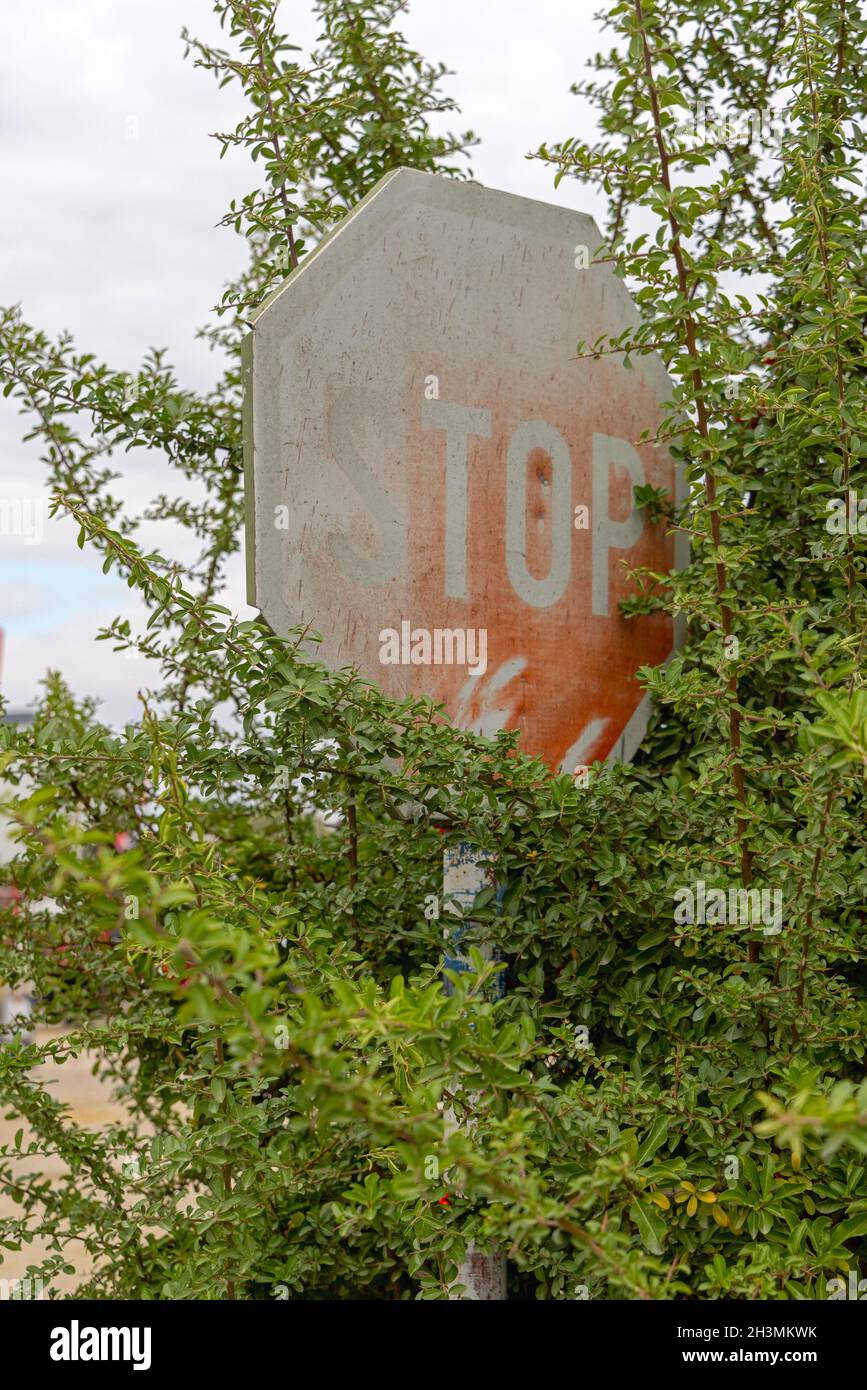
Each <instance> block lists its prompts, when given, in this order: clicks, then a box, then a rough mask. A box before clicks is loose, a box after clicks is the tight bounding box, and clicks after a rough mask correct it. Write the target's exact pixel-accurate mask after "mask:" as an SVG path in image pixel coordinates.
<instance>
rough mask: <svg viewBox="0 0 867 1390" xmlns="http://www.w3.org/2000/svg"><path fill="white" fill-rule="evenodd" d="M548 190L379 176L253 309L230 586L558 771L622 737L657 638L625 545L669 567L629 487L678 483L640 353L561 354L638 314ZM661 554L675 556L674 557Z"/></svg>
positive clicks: (653, 380) (663, 382)
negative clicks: (241, 567)
mask: <svg viewBox="0 0 867 1390" xmlns="http://www.w3.org/2000/svg"><path fill="white" fill-rule="evenodd" d="M600 242H601V238H600V235H599V232H598V231H597V228H596V226H595V223H594V222H593V221H592V219H590V218H589V217H585V216H583V215H582V214H580V213H575V212H571V211H568V210H567V209H565V208H560V207H555V206H551V205H549V204H546V203H540V202H535V201H532V200H530V199H527V198H517V197H514V196H513V195H511V194H508V193H500V192H496V191H494V190H492V189H487V188H482V187H480V186H479V185H477V184H471V183H462V182H459V181H457V180H451V179H446V178H442V177H440V176H437V175H433V174H423V173H419V172H417V171H415V170H410V169H400V170H397V171H396V172H394V173H391V174H388V175H386V177H385V178H383V179H382V180H380V182H379V183H378V184H377V185H376V187H375V188H374V189H373V190H372V191H371V192H370V193H369V194H368V195H367V197H366V198H364V199H363V200H362V201H361V202H360V203H359V204H358V205H357V207H356V208H355V209H354V210H353V211H352V212H351V213H350V214H348V215H347V216H346V217H345V218H344V219H343V221H342V222H341V223H340V224H339V226H338V227H337V228H336V229H335V230H334V231H333V232H332V233H331V234H330V235H329V236H328V237H326V238H325V240H324V241H322V242H321V243H320V245H319V246H318V247H317V248H316V250H315V251H313V252H312V253H311V254H310V255H309V256H308V257H307V258H306V260H305V261H304V262H303V263H302V264H301V266H300V267H299V268H298V269H297V270H296V271H294V273H293V274H292V275H291V276H290V277H289V279H288V280H286V281H285V282H284V284H283V285H282V286H281V288H280V289H279V290H277V292H276V293H275V294H274V295H272V296H271V298H270V299H268V300H267V301H266V302H265V304H264V305H263V306H262V307H261V309H260V310H259V311H258V313H257V314H256V316H255V321H254V326H253V331H252V333H251V334H250V335H249V337H248V338H247V341H246V346H245V378H246V392H245V397H246V431H245V437H246V450H245V456H246V477H247V568H248V597H249V600H250V602H251V603H252V604H254V605H255V606H256V607H258V608H260V609H261V611H262V613H263V614H264V616H265V618H266V619H267V620H268V622H269V623H270V625H271V626H272V628H273V629H274V630H275V631H276V632H277V633H285V632H288V630H289V629H290V628H293V627H298V626H299V625H308V624H309V625H310V627H311V628H312V629H313V630H314V631H316V632H319V633H321V634H322V637H323V643H322V645H321V647H319V648H318V649H317V655H318V656H319V658H320V659H321V660H323V661H324V662H325V663H326V664H327V665H329V666H331V667H333V668H340V667H343V666H356V667H358V669H359V671H360V673H361V674H362V676H364V677H365V678H367V679H369V680H372V681H374V682H376V684H377V685H379V686H380V687H381V688H382V689H383V690H384V691H385V692H386V693H388V694H390V695H394V696H397V697H403V696H405V695H407V694H410V693H416V694H425V695H428V696H430V697H431V699H433V700H435V701H437V702H441V703H442V704H443V705H444V706H445V708H446V710H447V712H448V713H449V715H450V716H451V718H452V719H453V721H454V722H455V723H456V724H458V725H459V726H461V727H462V728H466V729H473V730H474V731H476V732H479V733H483V734H488V735H490V734H493V733H495V732H496V731H497V730H499V729H519V730H520V733H521V746H522V747H523V748H524V750H525V751H526V752H529V753H534V754H538V755H540V756H541V757H543V758H544V759H545V760H546V761H547V762H548V763H549V765H550V766H551V767H552V768H553V769H556V770H562V771H566V772H573V771H574V769H575V767H576V765H584V764H587V763H590V762H591V761H594V760H598V759H603V758H606V757H620V758H628V757H630V756H631V754H632V753H633V751H634V750H635V748H636V747H637V745H638V743H639V741H640V739H641V736H642V734H643V731H644V727H645V724H646V720H647V703H646V700H643V699H642V692H641V689H640V687H639V685H638V682H637V680H636V675H635V673H636V671H637V669H638V667H639V666H641V665H643V664H657V663H659V662H662V661H664V660H665V659H666V658H667V657H668V656H669V655H670V653H671V651H672V648H673V645H674V639H673V631H672V624H671V622H670V621H669V620H668V619H667V618H666V617H664V616H662V615H653V616H649V617H641V618H638V619H629V620H626V619H624V618H622V617H621V616H620V614H619V612H618V602H619V600H620V599H622V598H623V597H624V596H625V595H626V594H628V593H629V592H630V591H631V586H630V584H629V582H628V579H627V575H626V572H625V568H624V562H626V565H628V566H631V567H636V566H639V565H649V566H652V567H653V568H654V569H657V570H663V571H664V570H668V569H671V568H672V567H673V566H674V565H675V562H676V557H675V553H674V550H675V547H674V541H673V540H672V539H671V538H670V537H667V536H666V534H665V527H664V525H656V526H654V525H651V524H650V522H649V521H648V520H647V519H646V517H645V515H644V513H643V512H639V511H637V510H636V509H635V506H634V502H633V488H634V487H635V486H636V485H638V484H644V483H649V484H652V485H653V486H655V487H658V488H664V489H665V490H666V491H667V492H674V493H675V494H676V495H678V496H679V495H680V491H681V489H680V485H679V481H678V477H677V475H676V470H675V466H674V464H673V462H672V459H671V458H670V456H669V454H668V453H667V451H666V450H665V449H664V448H662V447H656V446H654V445H653V444H647V445H644V446H641V447H639V446H638V445H637V443H636V441H637V440H638V438H639V436H640V435H641V433H642V431H644V430H648V429H649V430H655V429H656V427H657V425H658V423H659V420H660V415H661V412H660V402H661V401H663V400H665V399H667V398H668V396H669V395H670V391H671V386H670V383H669V381H668V378H667V376H666V373H665V371H664V368H663V366H662V363H661V361H660V360H659V358H658V357H656V356H652V357H650V356H647V357H639V358H636V359H634V366H633V368H632V370H626V369H625V368H624V366H623V360H622V357H621V356H613V357H606V358H603V359H602V360H600V361H595V362H592V361H582V360H577V359H576V344H577V343H578V341H579V340H582V339H583V340H586V341H588V342H591V343H592V342H594V341H595V340H596V339H598V338H599V337H600V336H601V335H602V334H615V333H618V332H621V331H622V330H624V329H627V328H629V327H630V326H632V325H634V324H636V323H637V322H638V315H637V311H636V309H635V307H634V305H633V303H632V301H631V299H630V297H629V294H628V292H627V290H626V289H625V287H624V285H623V284H622V282H621V281H620V280H619V279H617V278H616V277H615V276H614V274H613V273H612V271H611V270H610V268H609V267H607V266H592V267H588V261H589V260H592V257H593V255H594V253H595V252H596V250H597V248H598V246H599V245H600ZM677 559H678V561H680V559H681V557H677Z"/></svg>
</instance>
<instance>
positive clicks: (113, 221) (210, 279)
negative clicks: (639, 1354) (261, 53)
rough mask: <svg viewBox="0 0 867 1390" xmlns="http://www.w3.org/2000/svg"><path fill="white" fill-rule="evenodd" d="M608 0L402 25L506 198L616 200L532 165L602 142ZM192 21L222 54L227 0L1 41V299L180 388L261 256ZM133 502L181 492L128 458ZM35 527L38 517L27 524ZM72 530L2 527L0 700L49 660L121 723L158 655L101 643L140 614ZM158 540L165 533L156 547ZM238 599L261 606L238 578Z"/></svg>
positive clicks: (127, 485)
mask: <svg viewBox="0 0 867 1390" xmlns="http://www.w3.org/2000/svg"><path fill="white" fill-rule="evenodd" d="M594 9H595V5H594V4H593V3H592V0H534V3H533V4H532V5H526V4H525V3H523V0H520V3H519V0H412V5H411V10H410V13H409V15H408V16H404V19H403V24H402V27H403V29H404V32H405V33H406V35H407V37H408V38H409V40H410V41H411V42H412V43H413V45H414V46H415V47H417V48H418V49H420V50H421V52H423V53H424V54H425V56H426V57H427V58H429V59H430V60H432V61H439V60H442V61H443V62H445V63H446V64H447V65H448V66H449V67H450V68H451V69H453V70H454V72H455V76H454V77H453V78H451V79H450V80H449V82H448V87H447V90H448V92H449V94H450V95H452V96H454V97H455V99H456V100H457V101H458V102H459V103H460V105H461V107H462V116H461V117H460V118H458V117H454V116H452V117H449V118H448V121H447V122H446V124H447V125H449V126H450V127H452V128H455V129H461V130H463V129H466V128H468V127H471V128H472V129H473V130H475V132H476V133H477V134H478V135H479V136H480V137H481V140H482V144H481V146H480V147H479V148H478V149H477V150H476V151H475V153H474V158H473V161H472V162H473V168H474V170H475V175H476V178H477V179H479V180H480V181H481V182H482V183H484V184H487V185H489V186H491V187H494V188H501V189H506V190H508V191H509V192H512V193H521V194H525V195H527V196H529V197H535V198H543V199H548V200H549V201H552V202H560V203H563V204H566V205H568V206H575V207H580V208H581V210H583V211H587V212H590V213H592V214H594V215H595V216H596V217H597V220H599V217H600V214H601V213H602V207H601V203H600V201H599V200H598V199H596V198H595V197H594V196H593V195H591V194H590V193H588V192H586V191H584V190H579V189H578V186H577V185H575V184H571V185H570V184H568V183H565V184H563V185H561V187H560V189H559V190H558V191H557V192H555V190H554V188H553V179H552V175H551V172H550V171H549V170H548V169H546V168H545V167H544V166H543V165H541V164H539V163H538V162H529V161H528V160H527V159H526V157H525V156H526V154H527V152H528V151H530V150H532V149H535V148H536V147H537V146H538V145H539V144H540V143H541V142H542V141H543V140H549V141H550V140H555V139H558V138H562V137H564V136H567V135H580V136H582V137H586V136H587V135H588V121H589V120H590V119H592V117H591V116H590V115H589V113H588V109H587V107H586V105H585V104H584V102H583V101H580V100H579V99H577V98H576V97H574V96H572V95H570V92H569V86H570V83H571V82H573V81H574V80H576V79H577V78H579V77H581V76H583V75H584V65H585V62H586V59H587V58H588V57H589V56H590V55H591V54H592V53H593V52H595V51H596V49H597V48H599V47H607V42H606V41H605V39H604V38H603V36H601V34H600V31H599V28H598V26H597V24H596V22H595V21H594V19H593V10H594ZM183 25H187V27H188V28H189V29H190V30H191V31H192V32H193V33H194V34H197V35H199V36H201V37H207V38H212V39H214V40H216V41H217V42H220V37H219V35H220V31H219V26H218V24H217V22H216V19H215V17H214V16H213V13H212V10H211V5H210V3H209V0H35V2H34V3H32V4H30V5H27V6H25V5H20V4H19V5H16V6H14V7H13V8H11V9H10V11H9V12H7V14H6V17H5V24H4V45H3V47H2V49H0V177H2V188H3V198H2V200H0V228H2V230H0V303H4V304H11V303H20V305H21V307H22V311H23V314H24V316H25V318H26V319H27V320H28V321H29V322H31V323H34V324H36V325H38V326H39V327H41V328H44V329H45V330H46V331H48V332H49V333H51V334H56V333H57V332H59V331H61V330H64V329H68V330H70V331H71V332H72V333H73V334H74V336H75V339H76V343H77V346H78V347H79V349H80V350H81V351H85V350H86V351H92V352H95V353H96V354H97V356H98V357H99V358H101V359H103V360H105V361H106V362H107V363H108V364H109V365H110V366H111V367H112V368H113V369H115V370H118V371H129V372H132V373H133V374H135V373H136V372H137V371H138V369H139V366H140V363H141V359H142V357H143V354H144V353H145V352H146V350H147V349H148V347H150V346H163V347H167V348H168V350H169V354H170V357H171V360H172V361H173V362H174V363H175V364H176V366H177V368H178V371H179V374H180V377H181V381H182V383H183V384H184V385H187V386H189V387H191V388H194V389H201V388H205V387H207V386H208V385H210V384H211V383H212V382H213V381H214V379H215V378H216V376H217V375H218V374H219V365H220V364H219V362H218V361H216V360H215V358H214V356H213V355H212V354H211V352H210V351H209V350H208V348H207V347H206V345H205V344H203V343H202V342H200V341H197V340H196V339H195V336H194V335H195V330H196V329H197V328H198V327H199V326H201V325H202V324H203V323H204V322H206V321H207V319H208V316H209V310H210V308H211V306H212V305H213V304H215V303H216V302H217V300H218V299H219V297H220V293H221V290H222V287H223V285H224V283H225V282H226V281H227V280H229V279H230V278H231V277H232V276H233V275H235V274H236V273H237V271H238V270H239V269H240V268H241V266H242V265H243V264H244V260H245V256H244V249H243V244H242V242H241V241H240V239H239V238H238V237H236V236H235V235H234V233H233V232H232V231H230V230H226V229H223V228H219V227H216V226H215V224H216V223H217V222H218V220H219V218H220V217H221V215H222V214H223V212H224V211H225V209H226V207H227V206H228V203H229V201H230V199H231V198H232V197H234V196H237V195H241V194H243V193H245V192H247V191H249V189H250V188H252V187H254V186H255V183H256V175H255V169H254V168H253V167H252V166H250V165H249V163H248V162H247V161H246V159H245V158H243V157H235V158H234V159H233V158H232V157H227V158H226V159H225V160H223V161H221V160H220V159H219V147H218V145H217V144H216V142H214V141H212V140H210V139H208V134H209V132H211V131H213V130H218V129H221V130H224V129H227V128H229V127H230V126H231V125H233V124H234V123H235V121H237V120H238V118H239V117H240V115H241V114H242V110H243V107H242V105H241V99H240V96H239V94H238V92H237V91H236V90H235V89H233V88H231V87H230V88H226V89H224V90H223V91H222V92H221V91H219V90H218V88H217V86H216V83H215V82H214V80H213V78H212V77H210V76H209V75H208V74H206V73H204V72H202V71H200V70H197V69H194V68H193V66H192V63H191V61H189V60H187V61H186V62H185V61H184V60H183V45H182V44H181V42H180V40H179V33H180V30H181V28H182V26H183ZM282 27H283V28H284V29H285V30H286V31H287V32H289V33H290V35H291V36H292V37H293V38H294V39H295V41H297V42H298V43H299V44H301V45H302V46H305V47H306V46H307V45H308V44H309V43H310V41H311V40H312V39H314V38H315V33H316V31H315V25H314V22H313V19H312V17H311V14H310V9H309V6H308V5H307V4H306V3H303V2H302V0H284V3H283V5H282ZM23 431H24V423H23V417H21V416H20V415H18V414H17V413H16V410H15V408H14V406H13V404H12V402H11V401H9V400H6V401H0V500H3V499H13V498H20V499H23V500H24V501H25V502H26V503H27V504H28V505H33V504H35V502H36V501H37V500H38V499H44V498H45V496H46V495H47V494H46V493H45V491H44V488H43V487H42V473H43V469H42V465H41V464H39V462H38V455H37V449H36V448H35V447H34V445H33V444H22V443H21V442H20V439H21V434H22V433H23ZM116 466H117V468H118V469H119V470H123V472H124V482H123V484H122V485H121V484H118V490H119V491H121V492H122V495H123V496H124V497H125V498H127V499H129V501H130V503H131V504H132V503H133V502H134V500H136V499H146V498H149V497H150V496H151V495H153V494H154V493H155V492H156V491H158V490H159V489H160V488H161V487H162V486H163V479H162V478H161V477H158V476H156V474H155V466H154V465H153V464H152V463H148V462H146V461H142V460H140V459H139V460H136V459H133V458H132V457H130V456H123V455H121V456H120V457H119V459H118V461H117V464H116ZM23 515H24V517H25V519H26V518H27V517H28V516H31V515H35V514H33V513H28V512H25V513H24V514H23ZM75 534H76V533H75V528H74V527H73V526H72V525H71V524H70V523H69V522H68V521H64V520H60V519H54V520H52V521H50V522H47V524H46V528H45V530H44V533H43V534H42V536H41V538H39V539H38V540H36V539H35V537H34V536H33V535H31V536H29V537H28V536H9V535H4V534H0V626H2V627H3V628H4V629H5V632H6V644H5V645H6V652H5V668H4V670H3V672H2V674H0V681H2V686H0V688H2V689H3V691H4V693H5V694H6V695H8V696H9V698H10V699H11V700H12V702H13V704H15V705H18V706H23V705H27V704H28V703H29V702H30V701H31V700H32V699H33V697H34V695H35V694H36V691H37V687H38V682H39V680H40V679H41V678H42V677H43V675H44V673H45V671H46V669H48V668H55V669H59V670H61V671H62V672H63V673H64V675H65V676H66V677H67V678H68V679H69V681H70V683H71V684H72V686H73V688H74V689H75V690H76V691H77V692H78V693H80V694H85V693H87V694H92V695H96V696H98V697H100V698H101V699H102V700H103V702H104V703H103V710H102V713H103V716H104V717H105V718H107V719H108V720H109V721H110V722H112V723H116V724H117V723H121V722H123V721H124V720H125V719H129V718H135V717H136V716H137V713H138V710H139V706H138V702H137V699H136V691H137V690H138V689H139V688H140V687H141V685H142V683H143V682H146V681H147V674H146V670H145V667H146V663H143V662H140V661H130V660H125V659H124V658H123V657H122V656H120V655H118V654H115V653H113V652H112V651H111V648H110V647H109V646H108V644H105V643H98V644H96V645H94V643H93V636H94V634H95V633H96V631H97V630H98V628H99V627H100V626H102V625H104V624H107V623H108V622H109V621H110V620H111V618H112V617H113V616H114V615H115V614H117V613H129V614H135V612H136V608H135V606H134V601H133V599H132V596H131V595H130V592H129V590H127V588H126V586H125V585H124V584H123V583H121V582H119V581H118V580H117V579H115V578H113V577H111V576H110V577H108V578H106V577H105V576H103V575H102V573H101V565H100V562H99V559H98V557H97V555H96V552H95V551H93V550H91V549H90V548H89V547H86V548H85V550H84V551H79V550H78V549H77V547H76V545H75ZM149 539H150V538H149ZM232 581H233V583H232V593H231V596H230V599H229V600H228V602H229V603H230V604H231V605H232V606H235V607H237V608H238V609H239V610H242V611H243V609H244V589H243V578H242V565H241V564H240V562H239V563H238V564H237V565H236V566H234V567H233V570H232Z"/></svg>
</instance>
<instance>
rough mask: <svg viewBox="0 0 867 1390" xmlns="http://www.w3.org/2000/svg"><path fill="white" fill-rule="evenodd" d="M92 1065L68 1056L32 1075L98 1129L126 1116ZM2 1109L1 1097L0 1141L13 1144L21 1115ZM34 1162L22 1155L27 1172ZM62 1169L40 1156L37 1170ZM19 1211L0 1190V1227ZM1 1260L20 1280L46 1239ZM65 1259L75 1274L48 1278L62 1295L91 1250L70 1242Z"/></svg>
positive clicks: (52, 1032) (3, 1271)
mask: <svg viewBox="0 0 867 1390" xmlns="http://www.w3.org/2000/svg"><path fill="white" fill-rule="evenodd" d="M62 1035H63V1029H62V1028H40V1029H38V1030H37V1033H36V1041H37V1042H46V1041H48V1040H49V1039H51V1038H57V1037H61V1036H62ZM92 1064H93V1059H92V1057H91V1056H90V1055H89V1054H87V1053H82V1054H81V1055H80V1056H79V1057H77V1058H76V1059H75V1060H72V1059H70V1060H69V1061H67V1062H66V1063H65V1064H64V1065H63V1066H62V1067H59V1066H57V1065H56V1064H54V1063H47V1064H45V1065H44V1066H40V1067H37V1068H36V1070H35V1073H34V1074H35V1075H36V1076H38V1077H39V1078H40V1079H42V1080H45V1081H47V1082H49V1083H50V1084H51V1093H52V1095H53V1096H54V1097H55V1098H56V1099H57V1100H60V1101H65V1102H66V1104H67V1105H69V1106H70V1107H71V1118H72V1119H73V1120H74V1121H75V1122H76V1124H79V1125H82V1126H83V1127H85V1128H87V1129H101V1128H103V1127H104V1126H106V1125H109V1124H112V1123H117V1122H118V1121H120V1120H122V1119H123V1117H124V1111H123V1109H122V1108H121V1107H120V1106H119V1105H115V1104H113V1102H112V1100H111V1096H110V1094H109V1092H108V1090H107V1088H106V1087H105V1086H104V1085H103V1084H102V1083H101V1082H100V1081H98V1080H97V1079H96V1078H95V1077H94V1076H91V1074H90V1069H91V1066H92ZM4 1115H5V1111H4V1107H3V1105H2V1101H0V1144H3V1143H6V1144H11V1143H12V1141H13V1139H14V1137H15V1133H16V1130H18V1129H20V1128H21V1127H22V1126H21V1122H20V1120H15V1119H13V1120H7V1119H5V1118H4ZM27 1139H28V1131H27V1128H26V1127H25V1128H24V1141H23V1142H24V1144H26V1142H27ZM36 1166H37V1160H36V1159H34V1158H29V1159H25V1160H24V1161H23V1163H22V1167H24V1168H26V1170H27V1171H28V1172H33V1171H34V1169H35V1168H36ZM63 1171H64V1165H63V1164H62V1163H61V1161H60V1160H59V1159H58V1158H54V1157H52V1158H48V1159H43V1160H42V1164H41V1172H42V1173H43V1174H44V1175H46V1176H48V1177H53V1176H55V1175H59V1174H60V1173H62V1172H63ZM17 1215H20V1209H19V1208H18V1207H17V1206H16V1205H15V1203H14V1202H12V1201H10V1200H9V1199H8V1198H6V1197H5V1196H4V1195H3V1194H2V1193H0V1228H2V1224H3V1222H4V1220H5V1219H7V1218H9V1217H10V1216H17ZM2 1253H3V1254H4V1257H5V1258H4V1263H3V1264H2V1265H0V1277H2V1278H3V1279H8V1280H12V1279H20V1278H23V1277H24V1274H25V1271H26V1269H27V1266H28V1265H29V1264H34V1263H36V1262H37V1261H38V1260H39V1259H41V1258H42V1256H43V1255H44V1254H46V1253H47V1251H46V1246H45V1245H44V1243H42V1242H40V1241H38V1240H34V1241H33V1243H32V1244H31V1245H24V1246H22V1248H21V1250H20V1251H19V1252H17V1253H16V1252H15V1251H4V1252H2ZM66 1258H67V1260H68V1262H69V1263H70V1264H73V1265H75V1267H76V1273H75V1275H60V1276H58V1277H57V1278H56V1279H55V1280H53V1281H52V1290H54V1292H55V1296H56V1295H57V1294H60V1295H68V1294H69V1293H71V1292H72V1291H73V1290H74V1289H75V1288H76V1287H77V1286H78V1284H79V1283H80V1282H81V1281H82V1280H83V1279H84V1278H85V1277H86V1276H87V1274H88V1273H89V1271H90V1268H91V1264H92V1260H91V1256H90V1254H89V1253H88V1252H87V1250H85V1249H84V1247H83V1246H81V1245H79V1244H78V1243H77V1242H76V1243H71V1244H69V1245H68V1246H67V1247H66Z"/></svg>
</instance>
